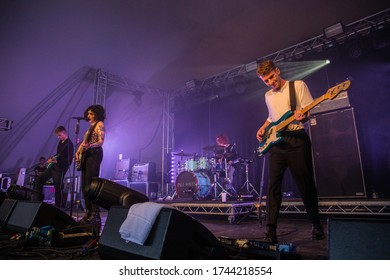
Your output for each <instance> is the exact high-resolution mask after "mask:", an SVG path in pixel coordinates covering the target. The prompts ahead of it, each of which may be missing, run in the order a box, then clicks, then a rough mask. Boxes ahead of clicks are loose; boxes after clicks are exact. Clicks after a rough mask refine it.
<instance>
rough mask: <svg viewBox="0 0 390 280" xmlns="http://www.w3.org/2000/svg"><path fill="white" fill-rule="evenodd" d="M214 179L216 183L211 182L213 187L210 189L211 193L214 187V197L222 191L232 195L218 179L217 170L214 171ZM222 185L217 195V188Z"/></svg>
mask: <svg viewBox="0 0 390 280" xmlns="http://www.w3.org/2000/svg"><path fill="white" fill-rule="evenodd" d="M213 178H214V179H213V180H214V183H212V184H211V188H210V190H209V193H210V192H211V190H212V189H213V188H214V198H218V197H220V196H221V193H222V192H225V193H226V194H227V195H229V196H232V195H231V193H229V192H228V191H227V190H226V189H225V188H224V187H223V186H222V185H221V184H220V183H219V182H218V180H217V172H216V171H214V172H213ZM218 187H220V188H221V192H220V193H219V194H218V195H217V188H218Z"/></svg>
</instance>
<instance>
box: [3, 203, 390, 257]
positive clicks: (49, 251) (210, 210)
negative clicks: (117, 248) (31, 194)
mask: <svg viewBox="0 0 390 280" xmlns="http://www.w3.org/2000/svg"><path fill="white" fill-rule="evenodd" d="M158 203H164V204H167V205H169V206H170V207H173V208H176V209H178V210H181V211H182V212H184V213H186V214H188V215H189V216H191V217H193V218H194V219H196V220H197V221H198V222H200V223H201V224H203V225H204V226H205V227H206V228H207V229H208V230H209V231H210V232H211V233H213V235H214V236H216V237H218V238H230V239H240V240H241V239H245V240H254V241H262V240H263V238H264V232H265V222H264V213H265V212H264V210H265V209H264V208H265V202H264V201H260V203H259V201H258V200H257V201H227V202H221V201H179V200H171V201H158ZM259 206H260V207H259ZM320 209H321V211H320V212H321V220H322V224H323V226H324V229H325V231H326V233H327V234H326V238H325V239H323V240H311V225H310V223H309V221H308V220H307V217H306V214H305V211H304V209H302V202H301V201H300V200H299V199H284V201H283V205H282V210H281V213H280V219H279V224H278V229H277V234H278V239H279V244H292V245H293V246H294V247H295V252H296V254H298V255H299V258H300V259H302V260H326V259H329V250H328V242H329V239H328V236H329V233H328V223H329V218H331V217H336V216H337V217H339V216H344V217H350V216H354V217H361V218H362V219H366V218H368V219H370V218H384V219H388V218H390V200H383V199H381V200H379V199H365V200H354V199H342V200H339V199H338V200H320ZM259 210H260V211H259ZM63 212H65V213H67V214H68V215H70V210H69V209H63ZM107 214H108V211H107V210H105V209H102V211H101V217H102V229H104V225H105V221H106V219H107ZM72 216H73V217H74V219H76V220H79V219H81V217H82V216H83V211H82V209H79V208H75V209H73V210H72ZM178 226H180V225H178ZM19 245H20V244H19ZM94 246H95V245H94ZM97 246H98V243H97ZM7 248H8V249H7ZM13 248H14V249H15V250H19V251H18V253H16V254H15V252H13V253H12V249H13ZM91 248H93V246H92V247H91ZM0 249H1V250H0V252H1V253H2V255H1V256H2V259H42V258H47V259H95V260H96V259H100V257H99V254H98V252H97V250H96V247H95V249H92V250H90V251H88V250H86V248H85V245H84V246H75V247H71V248H67V247H66V248H42V247H40V248H39V254H25V253H26V252H24V250H23V248H20V247H17V246H16V243H15V242H10V241H7V239H6V234H5V233H4V232H2V233H1V241H0ZM26 249H27V251H28V252H30V253H31V250H32V248H31V247H30V246H29V247H28V248H26ZM7 250H9V252H11V254H8V253H7ZM260 259H261V257H260Z"/></svg>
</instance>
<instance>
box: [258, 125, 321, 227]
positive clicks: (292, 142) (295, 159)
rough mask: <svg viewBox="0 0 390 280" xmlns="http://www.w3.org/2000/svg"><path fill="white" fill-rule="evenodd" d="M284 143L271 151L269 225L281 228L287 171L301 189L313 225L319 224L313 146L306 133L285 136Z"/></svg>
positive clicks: (268, 199) (301, 131)
mask: <svg viewBox="0 0 390 280" xmlns="http://www.w3.org/2000/svg"><path fill="white" fill-rule="evenodd" d="M283 138H284V140H283V141H282V142H280V143H278V144H277V145H275V146H273V147H272V148H271V149H270V151H269V156H268V163H269V187H268V192H267V205H266V222H267V226H268V227H275V228H276V227H277V220H278V217H279V211H280V207H281V204H282V180H283V176H284V174H285V171H286V169H287V168H289V169H290V172H291V174H292V176H293V178H294V180H295V182H296V184H297V186H298V190H299V192H300V194H301V197H302V200H303V203H304V205H305V208H306V212H307V214H308V218H309V220H310V222H311V223H313V224H315V223H319V222H320V217H319V211H318V196H317V188H316V185H315V182H314V173H313V163H312V154H311V142H310V138H309V136H308V135H307V134H306V132H305V131H304V130H299V131H294V132H284V133H283Z"/></svg>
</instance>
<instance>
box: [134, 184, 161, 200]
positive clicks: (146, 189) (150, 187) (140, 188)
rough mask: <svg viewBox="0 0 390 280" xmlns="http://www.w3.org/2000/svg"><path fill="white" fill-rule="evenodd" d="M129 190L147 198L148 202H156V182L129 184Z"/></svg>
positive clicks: (157, 186) (157, 185)
mask: <svg viewBox="0 0 390 280" xmlns="http://www.w3.org/2000/svg"><path fill="white" fill-rule="evenodd" d="M129 188H130V189H132V190H135V191H137V192H140V193H142V194H144V195H146V196H147V197H149V199H150V200H156V199H157V193H158V189H159V183H157V182H130V183H129Z"/></svg>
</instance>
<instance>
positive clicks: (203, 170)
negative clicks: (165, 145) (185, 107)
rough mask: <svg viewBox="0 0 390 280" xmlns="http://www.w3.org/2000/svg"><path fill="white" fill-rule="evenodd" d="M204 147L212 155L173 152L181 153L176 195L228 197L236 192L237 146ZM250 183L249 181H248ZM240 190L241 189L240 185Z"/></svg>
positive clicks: (178, 154) (174, 194)
mask: <svg viewBox="0 0 390 280" xmlns="http://www.w3.org/2000/svg"><path fill="white" fill-rule="evenodd" d="M203 150H205V151H207V152H212V153H213V156H210V157H201V156H198V155H197V154H196V153H194V154H190V153H184V152H183V151H181V152H177V153H173V155H175V156H180V159H181V160H180V161H178V164H177V167H176V168H177V170H176V174H178V175H177V177H176V180H175V190H174V193H173V195H172V196H171V197H172V198H174V197H175V196H176V195H177V196H178V197H179V198H186V199H192V200H199V199H206V198H213V199H217V198H219V197H220V196H222V193H226V194H227V195H228V196H235V195H237V193H238V192H237V191H236V189H235V188H234V186H233V173H234V167H233V164H234V163H237V162H241V161H242V160H241V159H239V157H238V155H237V152H236V150H235V146H233V145H230V146H229V147H225V146H220V145H212V146H206V147H204V148H203ZM247 183H248V182H246V184H247ZM240 190H241V188H240Z"/></svg>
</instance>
